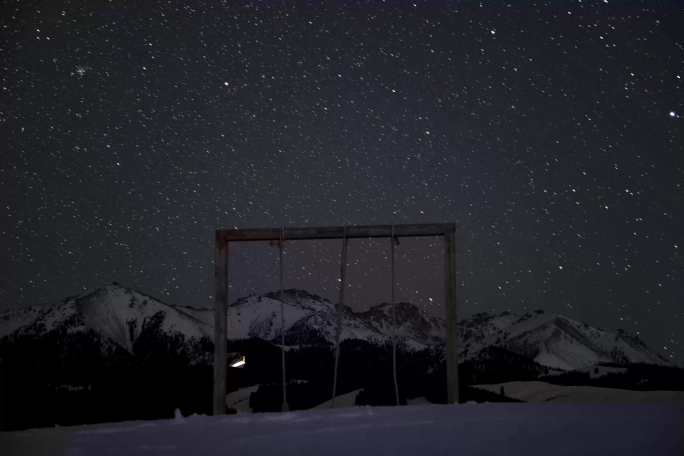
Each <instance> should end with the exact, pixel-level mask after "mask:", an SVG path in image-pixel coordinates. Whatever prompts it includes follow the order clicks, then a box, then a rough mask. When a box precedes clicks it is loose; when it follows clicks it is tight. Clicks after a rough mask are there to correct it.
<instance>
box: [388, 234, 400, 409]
mask: <svg viewBox="0 0 684 456" xmlns="http://www.w3.org/2000/svg"><path fill="white" fill-rule="evenodd" d="M395 242H396V243H397V244H398V243H399V240H398V239H397V238H396V237H395V235H394V225H392V237H391V238H390V257H391V258H390V261H391V264H392V266H391V276H392V279H391V280H392V293H391V296H392V301H391V302H392V328H393V331H392V378H393V380H394V399H395V401H396V405H399V382H398V381H397V303H396V302H395V300H394V286H395V279H394V244H395Z"/></svg>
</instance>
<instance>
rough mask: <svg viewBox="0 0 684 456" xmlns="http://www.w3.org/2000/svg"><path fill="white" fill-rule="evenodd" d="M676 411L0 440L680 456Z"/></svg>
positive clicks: (309, 423) (493, 412) (371, 420)
mask: <svg viewBox="0 0 684 456" xmlns="http://www.w3.org/2000/svg"><path fill="white" fill-rule="evenodd" d="M683 411H684V410H683V409H682V408H681V407H674V406H662V405H661V406H657V405H610V406H609V405H561V404H543V405H542V404H479V405H478V404H464V405H457V406H446V405H417V406H406V407H354V408H346V409H335V410H315V411H305V412H290V413H282V414H281V413H264V414H254V415H233V416H224V417H207V416H193V417H188V418H181V419H175V420H165V421H148V422H128V423H118V424H107V425H98V426H82V427H72V428H54V429H41V430H30V431H23V432H16V433H0V453H2V454H3V455H4V456H8V455H15V454H16V455H20V454H21V455H27V454H46V455H48V454H49V455H54V454H68V455H91V454H92V455H97V456H104V455H110V454H111V455H149V454H165V455H226V454H231V455H259V456H268V455H298V456H299V455H344V456H350V455H354V456H363V455H383V454H387V455H415V454H421V456H429V455H437V454H439V455H442V454H444V455H446V454H448V455H459V456H464V455H509V454H525V455H545V456H546V455H549V454H553V455H554V456H559V455H580V454H581V455H611V454H619V455H622V456H624V455H630V454H639V455H642V454H648V455H649V456H655V455H680V454H682V450H683V449H684V448H683V447H682V437H681V436H682V435H683V434H682V430H683V423H682V413H683Z"/></svg>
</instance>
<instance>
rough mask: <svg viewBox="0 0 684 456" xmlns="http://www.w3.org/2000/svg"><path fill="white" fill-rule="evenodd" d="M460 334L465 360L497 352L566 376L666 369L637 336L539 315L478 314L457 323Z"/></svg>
mask: <svg viewBox="0 0 684 456" xmlns="http://www.w3.org/2000/svg"><path fill="white" fill-rule="evenodd" d="M461 328H462V331H463V333H462V334H461V336H462V337H463V339H464V340H465V349H464V351H463V356H464V357H465V358H471V357H472V356H474V355H475V354H477V353H478V352H479V351H480V350H482V349H484V348H486V347H489V346H500V347H503V348H506V349H507V350H510V351H512V352H514V353H517V354H520V355H523V356H526V357H528V358H530V359H533V360H534V361H536V362H537V363H539V364H541V365H544V366H549V367H554V368H559V369H564V370H571V369H581V368H585V367H587V366H592V365H595V364H597V363H599V362H632V363H648V364H660V365H668V364H669V361H668V360H667V359H666V358H664V357H663V356H661V355H660V354H658V353H656V352H654V351H653V350H651V349H649V348H648V347H647V346H646V345H645V344H644V343H643V342H642V341H641V340H640V339H639V338H638V337H636V336H630V335H627V334H626V333H624V332H622V331H618V332H616V333H613V332H610V331H606V330H602V329H598V328H595V327H592V326H590V325H587V324H585V323H581V322H578V321H575V320H572V319H570V318H567V317H564V316H561V315H547V314H545V313H543V312H541V311H537V312H532V313H528V314H525V315H522V316H519V315H515V314H512V313H509V312H504V313H502V314H500V315H492V314H478V315H475V316H474V317H473V318H471V319H469V320H466V321H463V322H461Z"/></svg>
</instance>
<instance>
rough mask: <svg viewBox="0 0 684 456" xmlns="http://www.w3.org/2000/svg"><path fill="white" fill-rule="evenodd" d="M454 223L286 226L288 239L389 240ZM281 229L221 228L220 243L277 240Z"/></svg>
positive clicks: (436, 232) (440, 230)
mask: <svg viewBox="0 0 684 456" xmlns="http://www.w3.org/2000/svg"><path fill="white" fill-rule="evenodd" d="M455 226H456V225H455V224H454V223H431V224H417V225H348V226H346V227H344V226H318V227H285V228H284V238H285V239H286V240H289V241H292V240H305V239H341V238H344V237H347V238H349V239H352V238H378V237H390V236H392V231H393V230H394V235H395V236H396V237H418V236H444V235H445V234H447V233H451V232H453V231H454V229H455ZM280 236H281V228H247V229H220V230H217V231H216V238H217V240H220V241H223V242H231V241H276V240H279V239H280Z"/></svg>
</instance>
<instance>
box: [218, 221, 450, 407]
mask: <svg viewBox="0 0 684 456" xmlns="http://www.w3.org/2000/svg"><path fill="white" fill-rule="evenodd" d="M286 231H287V239H286V240H287V241H303V240H316V239H345V238H346V239H368V238H392V237H394V238H401V237H430V236H433V237H435V236H436V237H442V238H443V239H444V249H445V250H444V259H445V276H444V286H445V292H446V296H445V298H446V306H445V308H446V321H447V347H446V365H447V369H446V371H447V372H446V374H447V375H446V377H447V378H446V387H447V401H448V402H449V403H450V404H456V403H458V402H459V380H458V351H457V337H456V323H457V321H458V319H457V313H456V310H457V303H456V300H457V295H456V224H454V223H440V224H417V225H349V226H331V227H292V228H286ZM282 236H283V228H282V227H278V228H252V229H218V230H216V245H215V251H214V284H215V287H216V291H215V293H214V392H213V414H214V415H223V414H225V413H226V405H225V397H226V374H227V364H226V355H227V353H226V351H227V331H226V326H227V316H228V314H227V311H228V298H229V294H228V283H229V282H228V279H229V275H228V274H229V270H228V264H229V262H228V256H229V252H230V248H229V245H230V243H231V242H245V241H276V242H282V241H283V239H282ZM221 341H223V342H221Z"/></svg>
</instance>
